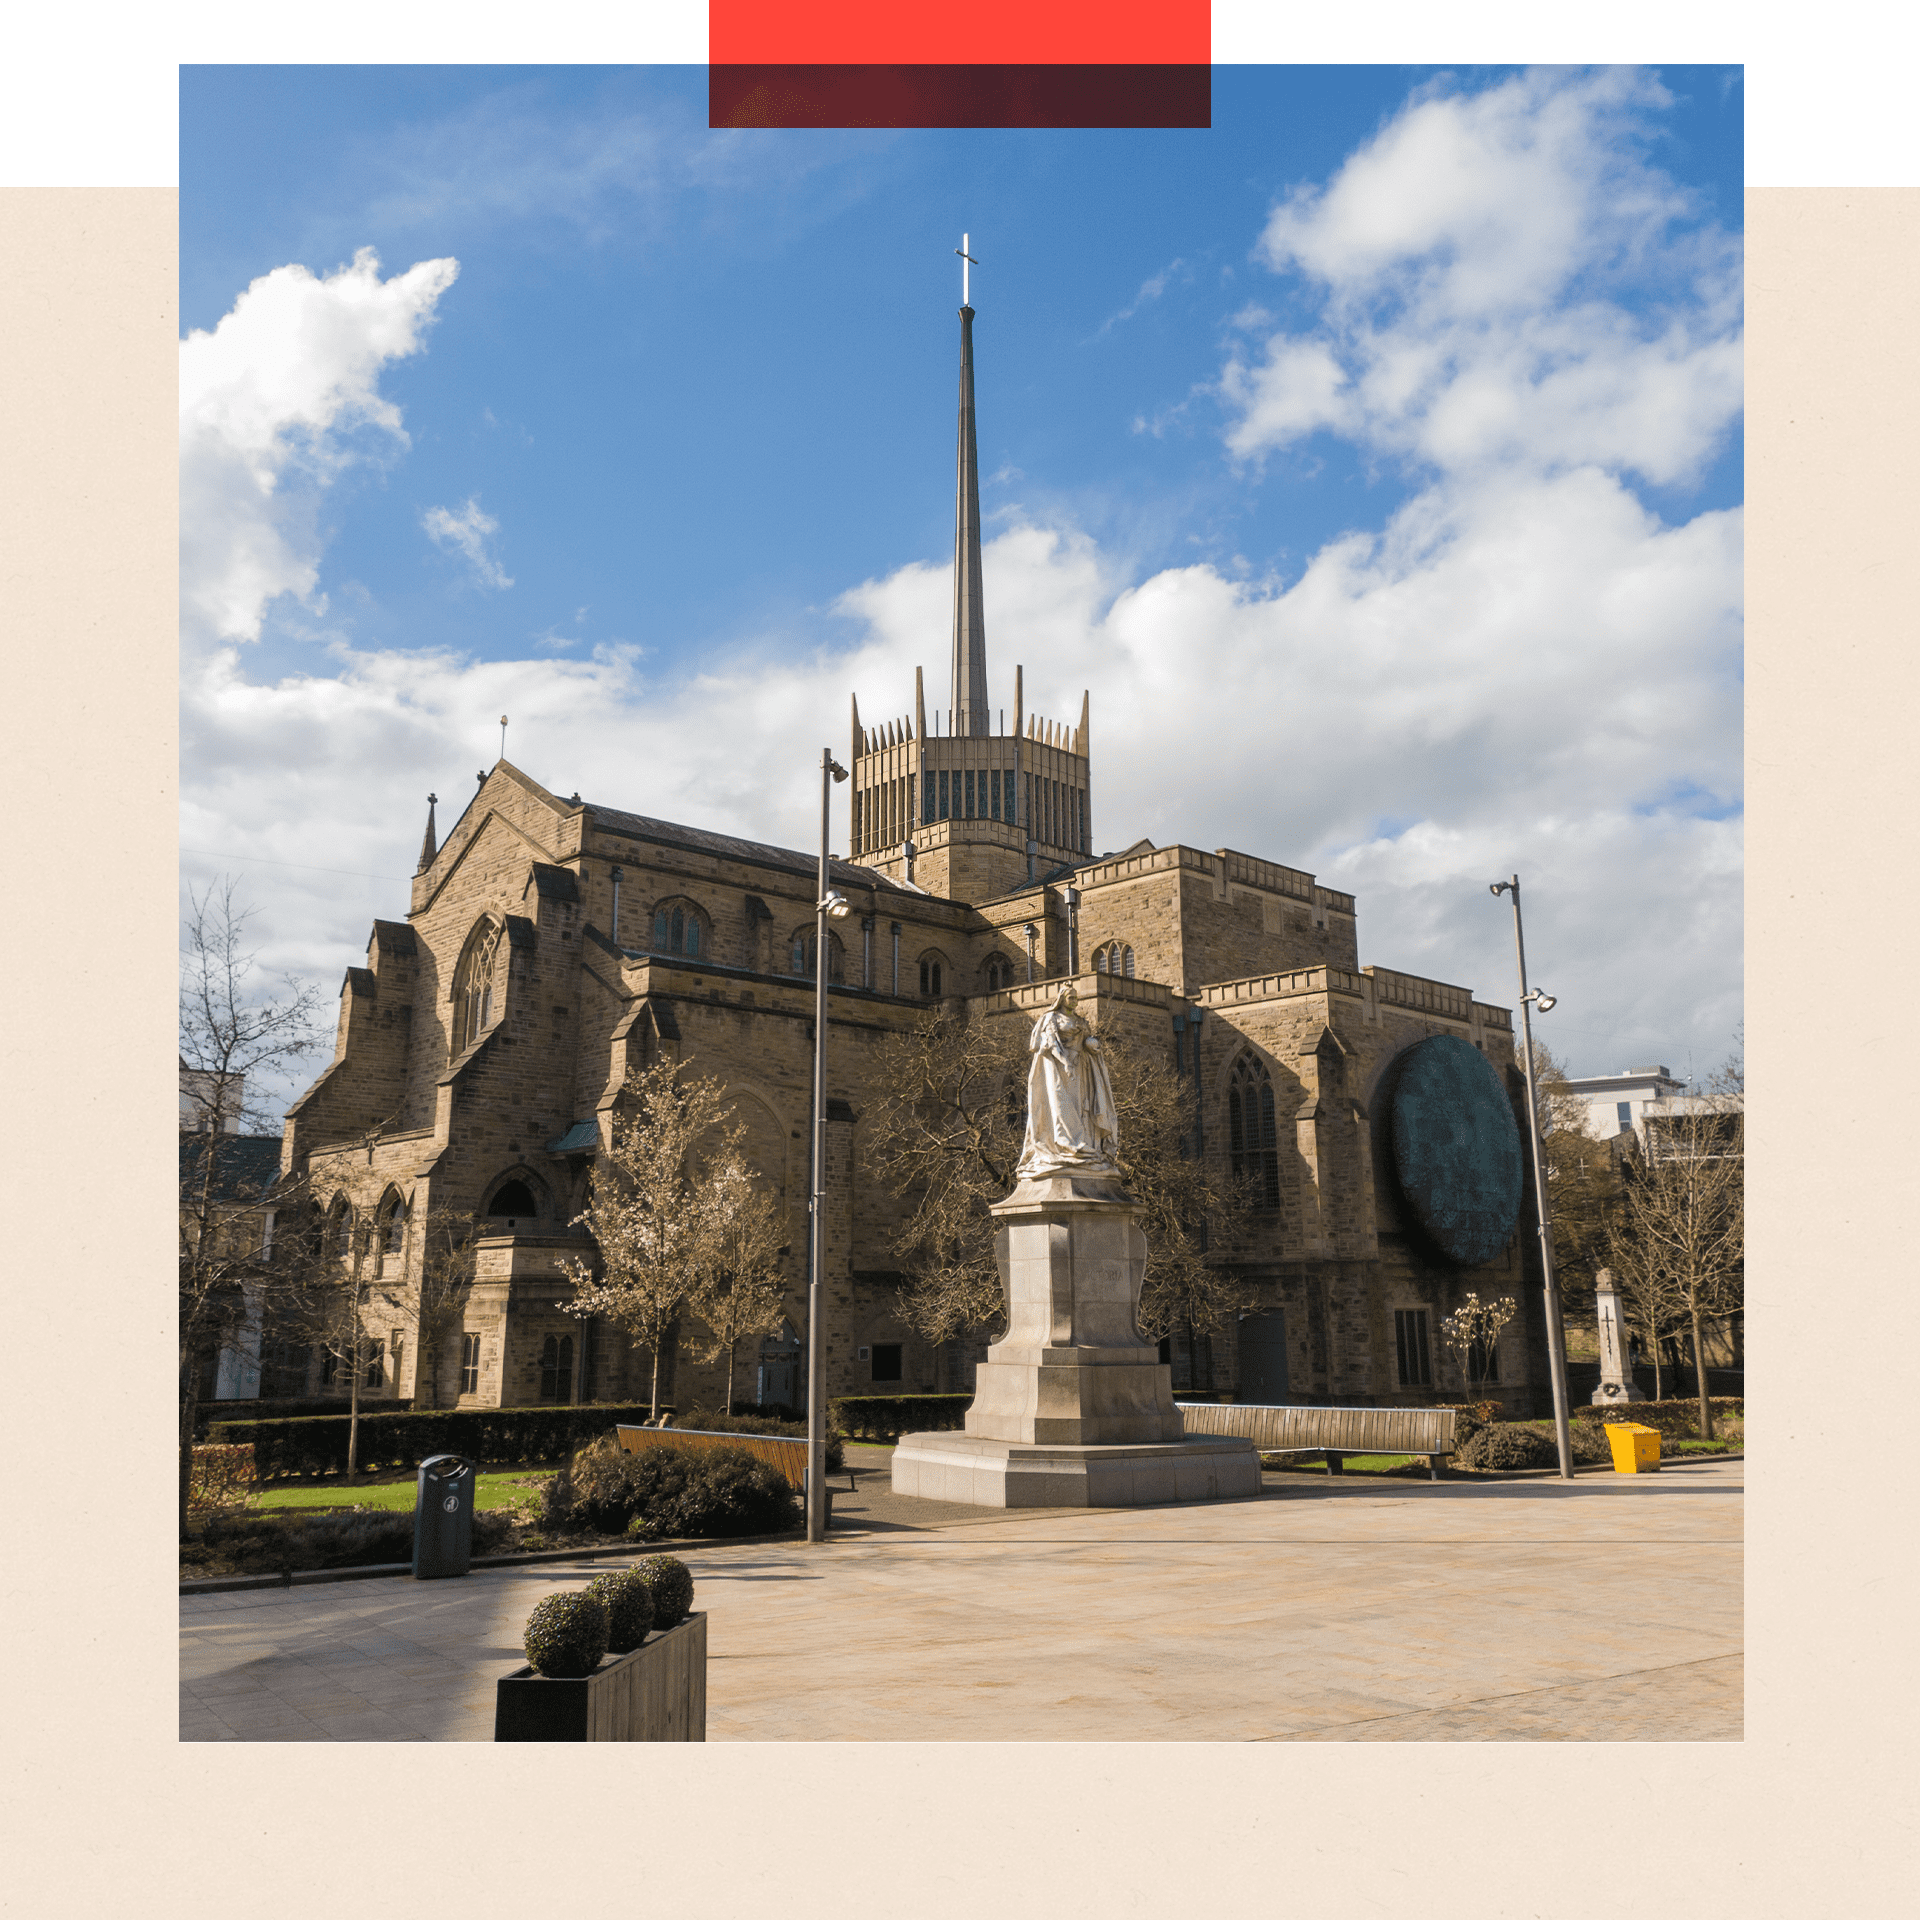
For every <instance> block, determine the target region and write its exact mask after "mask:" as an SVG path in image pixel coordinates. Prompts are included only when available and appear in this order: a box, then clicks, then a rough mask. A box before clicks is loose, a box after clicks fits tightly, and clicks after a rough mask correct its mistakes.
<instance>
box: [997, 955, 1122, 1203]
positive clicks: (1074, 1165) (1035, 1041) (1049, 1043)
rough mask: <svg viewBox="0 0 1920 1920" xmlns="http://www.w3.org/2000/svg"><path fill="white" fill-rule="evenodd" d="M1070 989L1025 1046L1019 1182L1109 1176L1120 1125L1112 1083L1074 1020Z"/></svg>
mask: <svg viewBox="0 0 1920 1920" xmlns="http://www.w3.org/2000/svg"><path fill="white" fill-rule="evenodd" d="M1079 1004H1080V1003H1079V1000H1078V998H1077V997H1076V995H1075V994H1074V991H1073V989H1072V987H1070V986H1066V987H1062V988H1061V989H1060V994H1059V998H1058V999H1056V1000H1055V1001H1054V1003H1053V1005H1052V1006H1051V1007H1050V1008H1049V1009H1048V1010H1047V1011H1046V1012H1045V1013H1044V1014H1042V1015H1041V1016H1040V1018H1039V1019H1038V1020H1037V1021H1035V1022H1034V1027H1033V1032H1032V1034H1031V1036H1030V1037H1029V1039H1028V1041H1027V1048H1028V1051H1029V1052H1030V1053H1031V1054H1032V1056H1033V1060H1032V1064H1031V1065H1030V1066H1029V1067H1028V1069H1027V1135H1026V1139H1025V1141H1024V1142H1023V1143H1022V1146H1021V1151H1020V1165H1019V1168H1018V1173H1019V1176H1020V1178H1021V1179H1022V1180H1027V1179H1032V1178H1036V1177H1038V1176H1040V1175H1042V1174H1048V1173H1092V1174H1109V1175H1117V1174H1118V1173H1119V1171H1120V1169H1119V1166H1118V1164H1117V1163H1116V1161H1115V1155H1116V1154H1117V1153H1118V1152H1119V1148H1120V1120H1119V1115H1118V1114H1117V1113H1116V1111H1115V1109H1114V1104H1113V1080H1112V1077H1111V1076H1110V1075H1109V1073H1108V1071H1107V1058H1106V1054H1105V1052H1104V1050H1103V1049H1102V1048H1101V1045H1100V1042H1099V1041H1098V1040H1097V1039H1096V1038H1095V1037H1094V1032H1093V1029H1092V1028H1091V1027H1090V1026H1089V1025H1088V1024H1087V1022H1086V1021H1084V1020H1083V1019H1081V1017H1080V1014H1079V1011H1078V1009H1079Z"/></svg>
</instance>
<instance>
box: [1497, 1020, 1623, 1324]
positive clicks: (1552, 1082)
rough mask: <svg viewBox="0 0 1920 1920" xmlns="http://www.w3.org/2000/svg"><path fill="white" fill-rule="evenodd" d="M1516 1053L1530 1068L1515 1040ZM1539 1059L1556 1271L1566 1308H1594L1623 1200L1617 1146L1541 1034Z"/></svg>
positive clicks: (1538, 1086)
mask: <svg viewBox="0 0 1920 1920" xmlns="http://www.w3.org/2000/svg"><path fill="white" fill-rule="evenodd" d="M1514 1059H1515V1063H1516V1064H1517V1065H1519V1066H1521V1067H1522V1068H1523V1069H1524V1067H1525V1064H1526V1062H1525V1044H1524V1042H1522V1041H1520V1040H1516V1041H1515V1042H1514ZM1533 1063H1534V1088H1535V1091H1536V1093H1537V1094H1538V1096H1539V1113H1540V1135H1541V1167H1542V1169H1543V1171H1544V1172H1545V1174H1546V1184H1547V1213H1548V1216H1549V1218H1550V1220H1551V1223H1552V1230H1553V1269H1554V1273H1555V1275H1556V1276H1557V1278H1558V1280H1559V1285H1560V1294H1561V1301H1562V1305H1563V1307H1564V1308H1565V1309H1566V1310H1567V1311H1568V1312H1570V1313H1573V1312H1579V1311H1580V1310H1582V1309H1583V1308H1585V1309H1587V1310H1591V1308H1592V1305H1593V1283H1594V1276H1595V1275H1596V1274H1598V1272H1599V1271H1600V1269H1601V1268H1602V1267H1604V1266H1605V1265H1606V1264H1607V1248H1608V1238H1607V1235H1608V1228H1609V1226H1610V1224H1611V1222H1612V1220H1613V1216H1614V1214H1615V1213H1616V1211H1617V1210H1618V1207H1619V1203H1620V1176H1619V1172H1618V1169H1617V1166H1616V1163H1615V1159H1614V1154H1613V1150H1612V1147H1611V1145H1610V1144H1609V1143H1608V1142H1607V1141H1605V1140H1603V1139H1601V1138H1600V1137H1599V1136H1598V1135H1597V1134H1595V1133H1594V1132H1593V1131H1592V1124H1591V1110H1590V1109H1589V1107H1588V1105H1587V1103H1586V1101H1584V1100H1583V1099H1581V1097H1580V1096H1579V1095H1578V1094H1576V1093H1575V1092H1574V1090H1573V1087H1572V1085H1571V1084H1570V1082H1569V1081H1568V1078H1567V1073H1566V1069H1565V1068H1564V1067H1563V1066H1562V1064H1561V1063H1560V1061H1558V1060H1557V1059H1555V1057H1554V1055H1553V1053H1552V1051H1551V1049H1549V1048H1548V1047H1547V1045H1546V1044H1545V1043H1544V1042H1543V1041H1541V1040H1540V1039H1538V1038H1536V1039H1535V1040H1534V1043H1533Z"/></svg>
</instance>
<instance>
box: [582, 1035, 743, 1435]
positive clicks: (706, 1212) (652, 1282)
mask: <svg viewBox="0 0 1920 1920" xmlns="http://www.w3.org/2000/svg"><path fill="white" fill-rule="evenodd" d="M683 1073H684V1069H683V1067H682V1066H681V1065H679V1064H676V1063H675V1062H673V1061H671V1060H663V1061H661V1062H659V1063H658V1064H656V1065H654V1066H652V1067H646V1068H635V1069H634V1070H633V1071H632V1072H630V1073H629V1074H628V1075H627V1082H626V1086H625V1088H624V1089H623V1100H624V1101H625V1103H626V1108H627V1111H626V1112H625V1113H622V1114H618V1115H616V1117H615V1119H614V1123H613V1144H612V1146H611V1147H610V1148H609V1149H608V1150H607V1151H606V1152H604V1153H602V1154H601V1155H600V1157H599V1158H598V1159H597V1160H596V1161H595V1163H594V1168H593V1175H592V1182H593V1184H592V1188H591V1197H590V1198H589V1200H588V1202H587V1210H586V1212H584V1213H583V1214H580V1215H579V1216H578V1217H577V1218H576V1220H575V1224H576V1225H581V1224H584V1225H585V1226H586V1228H587V1231H588V1232H589V1233H590V1234H592V1236H593V1239H594V1244H595V1245H596V1247H597V1248H598V1249H599V1256H600V1257H599V1272H598V1273H597V1274H596V1273H595V1271H594V1268H593V1265H592V1264H591V1263H589V1262H587V1261H584V1260H569V1261H568V1262H567V1263H566V1271H567V1272H568V1274H569V1275H570V1276H571V1278H572V1280H573V1283H574V1297H573V1299H572V1300H571V1301H569V1302H568V1303H567V1306H566V1310H567V1312H569V1313H571V1314H573V1315H575V1316H576V1317H577V1318H580V1319H586V1318H587V1317H588V1316H589V1315H592V1314H601V1315H603V1316H605V1318H607V1319H608V1320H610V1321H612V1322H613V1324H614V1325H615V1326H617V1327H620V1328H621V1329H622V1330H624V1331H625V1332H626V1333H628V1334H629V1335H631V1336H632V1337H633V1338H634V1339H635V1340H637V1341H639V1342H640V1343H641V1344H642V1345H644V1346H645V1347H647V1348H648V1349H649V1350H650V1351H651V1353H652V1356H653V1381H652V1413H653V1417H654V1418H655V1419H656V1420H657V1419H658V1418H659V1417H660V1355H661V1351H662V1349H663V1348H664V1347H665V1345H666V1342H667V1339H668V1336H669V1334H670V1333H671V1331H672V1329H673V1326H674V1323H675V1321H676V1320H677V1319H678V1317H679V1313H680V1309H681V1308H682V1306H684V1305H685V1304H686V1303H687V1299H688V1296H689V1294H690V1293H691V1292H692V1290H693V1286H694V1283H695V1281H696V1279H697V1278H698V1277H699V1275H700V1274H701V1273H702V1272H703V1271H704V1270H705V1269H706V1268H708V1266H709V1265H710V1264H711V1262H712V1259H713V1251H712V1249H713V1241H714V1206H713V1198H712V1192H711V1183H710V1181H709V1180H708V1179H707V1178H706V1163H707V1162H708V1161H709V1160H710V1158H711V1156H712V1154H713V1151H714V1143H715V1137H716V1136H720V1137H721V1138H724V1120H725V1114H726V1094H725V1090H724V1089H723V1088H722V1086H721V1084H720V1082H719V1081H717V1080H710V1079H690V1078H685V1077H683Z"/></svg>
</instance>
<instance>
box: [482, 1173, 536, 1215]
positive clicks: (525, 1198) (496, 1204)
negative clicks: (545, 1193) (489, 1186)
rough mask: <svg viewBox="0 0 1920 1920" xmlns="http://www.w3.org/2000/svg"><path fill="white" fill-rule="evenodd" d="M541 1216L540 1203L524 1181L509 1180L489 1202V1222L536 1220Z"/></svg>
mask: <svg viewBox="0 0 1920 1920" xmlns="http://www.w3.org/2000/svg"><path fill="white" fill-rule="evenodd" d="M539 1214H540V1203H539V1201H538V1200H536V1199H535V1198H534V1193H533V1189H532V1188H531V1187H530V1186H528V1185H527V1183H526V1182H525V1181H524V1180H509V1181H508V1182H507V1183H506V1185H505V1186H503V1187H502V1188H501V1189H500V1190H499V1192H498V1193H496V1194H495V1195H494V1196H493V1198H492V1199H491V1200H489V1201H488V1202H487V1218H488V1219H489V1220H534V1219H537V1218H538V1217H539Z"/></svg>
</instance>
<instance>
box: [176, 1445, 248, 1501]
mask: <svg viewBox="0 0 1920 1920" xmlns="http://www.w3.org/2000/svg"><path fill="white" fill-rule="evenodd" d="M254 1479H255V1474H254V1465H253V1449H252V1448H251V1447H195V1448H194V1450H193V1466H192V1470H191V1472H190V1474H189V1476H188V1480H187V1511H188V1512H189V1513H211V1512H213V1511H214V1510H215V1509H216V1508H219V1507H244V1506H245V1505H246V1504H247V1502H248V1500H249V1499H251V1498H252V1496H253V1487H254Z"/></svg>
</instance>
